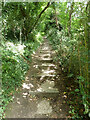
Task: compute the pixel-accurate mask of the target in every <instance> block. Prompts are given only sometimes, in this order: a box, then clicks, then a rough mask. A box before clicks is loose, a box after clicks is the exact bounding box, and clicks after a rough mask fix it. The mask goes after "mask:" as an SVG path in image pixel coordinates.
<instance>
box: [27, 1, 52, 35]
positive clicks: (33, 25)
mask: <svg viewBox="0 0 90 120" xmlns="http://www.w3.org/2000/svg"><path fill="white" fill-rule="evenodd" d="M49 5H50V2H48V4H47V6H46V7H45V8H44V9H43V10H42V11H41V13H40V14H39V15H38V17H37V20H36V22H35V23H34V25H33V27H32V29H31V30H30V31H29V33H31V32H32V30H33V29H34V28H35V27H36V24H37V23H38V20H39V18H40V17H41V15H42V14H43V13H44V11H45V10H46V9H47V8H48V7H49Z"/></svg>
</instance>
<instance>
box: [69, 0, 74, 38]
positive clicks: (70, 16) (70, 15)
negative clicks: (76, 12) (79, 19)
mask: <svg viewBox="0 0 90 120" xmlns="http://www.w3.org/2000/svg"><path fill="white" fill-rule="evenodd" d="M73 7H74V2H72V4H71V10H70V12H69V22H68V36H71V19H72V13H73Z"/></svg>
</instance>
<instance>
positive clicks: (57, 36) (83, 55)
mask: <svg viewBox="0 0 90 120" xmlns="http://www.w3.org/2000/svg"><path fill="white" fill-rule="evenodd" d="M56 6H57V7H56V10H57V15H56V16H57V20H58V23H59V22H60V24H61V25H62V26H63V30H61V31H59V30H57V29H56V28H55V27H52V26H51V25H50V24H49V23H50V22H51V21H52V20H54V21H55V17H56V16H55V12H54V11H53V12H52V13H53V14H54V16H53V17H52V18H49V17H48V18H47V22H46V26H48V30H47V31H46V29H45V31H46V33H47V38H48V39H49V40H50V44H52V46H53V49H54V50H55V51H56V53H57V56H56V57H55V61H58V62H59V63H60V66H61V68H62V71H64V72H65V73H66V74H67V77H68V78H72V80H73V78H74V79H77V76H79V77H78V79H77V81H78V82H77V83H78V85H79V88H76V89H75V92H79V93H80V95H81V96H82V105H83V106H84V109H85V110H84V112H83V115H81V118H83V117H84V116H85V114H86V115H87V114H89V104H88V96H89V93H88V92H89V86H88V84H89V78H88V45H87V41H88V40H89V38H88V37H87V36H88V35H87V33H88V32H87V28H88V26H87V25H86V21H87V15H86V9H85V7H86V4H84V3H81V4H79V3H75V4H74V8H73V12H72V16H71V18H69V17H70V16H69V15H70V14H71V13H70V10H71V8H70V7H71V3H70V4H69V3H60V4H58V3H56ZM77 6H78V8H77ZM58 11H59V12H60V13H59V12H58ZM52 13H51V14H52ZM48 15H49V16H50V13H49V12H48ZM69 20H71V26H70V21H69ZM69 29H70V31H71V33H69V34H70V35H68V30H69ZM85 36H86V37H85ZM73 104H74V103H73ZM75 109H76V108H72V110H71V113H72V114H73V117H74V118H78V117H79V118H80V115H78V113H77V112H78V111H77V110H75ZM73 117H72V118H73Z"/></svg>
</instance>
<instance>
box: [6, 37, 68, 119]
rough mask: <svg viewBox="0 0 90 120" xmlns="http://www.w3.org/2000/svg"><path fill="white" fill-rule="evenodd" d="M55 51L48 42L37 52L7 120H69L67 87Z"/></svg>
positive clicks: (9, 108)
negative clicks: (29, 119)
mask: <svg viewBox="0 0 90 120" xmlns="http://www.w3.org/2000/svg"><path fill="white" fill-rule="evenodd" d="M54 55H55V53H54V51H53V50H52V49H51V46H50V45H49V43H48V41H47V40H46V39H45V41H44V42H43V44H42V45H41V46H40V47H39V49H38V50H37V52H36V53H35V54H33V55H32V63H31V65H30V69H29V71H28V73H27V75H26V80H25V82H24V83H23V85H22V88H21V90H20V92H19V93H16V94H15V96H14V100H13V102H11V103H9V104H8V106H7V110H6V112H5V114H6V118H65V119H67V116H68V110H69V107H68V105H67V104H66V101H67V96H66V95H65V86H64V80H63V77H62V74H60V68H58V65H55V64H54V62H53V56H54Z"/></svg>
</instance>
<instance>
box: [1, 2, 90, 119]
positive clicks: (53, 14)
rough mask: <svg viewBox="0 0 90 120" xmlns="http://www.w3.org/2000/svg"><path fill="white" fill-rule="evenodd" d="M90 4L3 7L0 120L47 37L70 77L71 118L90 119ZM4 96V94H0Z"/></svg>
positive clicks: (14, 4) (11, 5) (11, 4)
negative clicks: (34, 53)
mask: <svg viewBox="0 0 90 120" xmlns="http://www.w3.org/2000/svg"><path fill="white" fill-rule="evenodd" d="M89 7H90V3H89V2H85V3H79V2H77V3H74V2H70V3H68V2H63V3H54V2H52V3H47V2H35V3H34V2H32V3H26V2H24V3H17V2H16V3H13V2H12V3H5V4H4V3H3V4H2V37H3V40H2V41H1V46H2V47H1V50H2V93H3V94H2V96H1V97H2V102H1V103H0V106H1V107H2V108H3V109H0V117H2V116H4V114H3V113H4V110H5V108H6V106H7V104H8V102H9V101H10V100H12V96H13V94H14V93H15V91H17V90H18V88H19V87H20V86H21V85H22V82H23V81H24V79H25V74H26V72H27V70H28V66H29V65H28V64H29V63H30V62H31V54H32V53H33V52H34V51H36V50H37V48H38V47H39V45H40V44H41V42H42V41H43V36H47V39H48V40H49V41H50V44H51V45H52V47H53V49H54V50H55V51H56V53H57V56H56V57H55V59H54V61H58V63H59V65H60V67H61V68H62V72H63V73H64V74H65V75H66V78H67V89H68V88H69V87H71V86H73V87H72V89H71V90H69V94H70V96H72V101H71V102H69V103H68V104H69V105H70V108H71V111H69V112H70V114H71V116H72V118H74V119H76V118H87V117H88V116H89V77H90V76H89V53H90V50H89V26H90V23H89V22H90V20H89V19H90V18H89V15H90V13H89V12H90V11H89ZM0 94H1V93H0ZM78 103H79V105H78Z"/></svg>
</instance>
